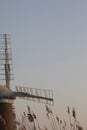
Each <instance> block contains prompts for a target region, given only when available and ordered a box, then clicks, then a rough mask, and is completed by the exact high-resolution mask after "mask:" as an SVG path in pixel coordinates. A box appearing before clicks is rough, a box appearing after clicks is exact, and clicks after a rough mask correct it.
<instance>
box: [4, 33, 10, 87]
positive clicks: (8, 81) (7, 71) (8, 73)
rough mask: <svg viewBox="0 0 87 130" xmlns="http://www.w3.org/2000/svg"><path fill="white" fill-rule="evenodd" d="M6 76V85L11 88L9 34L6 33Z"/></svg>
mask: <svg viewBox="0 0 87 130" xmlns="http://www.w3.org/2000/svg"><path fill="white" fill-rule="evenodd" d="M5 78H6V87H7V88H10V65H9V61H8V46H7V34H5Z"/></svg>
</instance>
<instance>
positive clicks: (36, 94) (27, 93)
mask: <svg viewBox="0 0 87 130" xmlns="http://www.w3.org/2000/svg"><path fill="white" fill-rule="evenodd" d="M15 88H16V92H15V95H16V97H21V98H22V99H26V100H30V101H35V102H41V103H45V104H50V105H52V104H53V91H52V90H45V89H36V88H28V87H22V86H16V87H15ZM25 97H26V98H25Z"/></svg>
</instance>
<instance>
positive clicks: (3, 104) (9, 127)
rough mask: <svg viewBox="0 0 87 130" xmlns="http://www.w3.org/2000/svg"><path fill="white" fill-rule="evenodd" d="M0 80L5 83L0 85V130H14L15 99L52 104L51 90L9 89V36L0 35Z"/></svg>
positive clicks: (10, 78) (10, 63) (10, 53)
mask: <svg viewBox="0 0 87 130" xmlns="http://www.w3.org/2000/svg"><path fill="white" fill-rule="evenodd" d="M0 79H1V80H4V81H5V82H6V83H5V84H4V85H0V130H16V124H15V110H14V107H13V103H14V100H15V99H16V97H19V98H22V99H26V100H31V101H37V102H41V103H45V104H52V103H53V93H52V90H45V89H43V90H42V89H35V88H29V87H22V86H16V87H15V91H13V90H12V89H11V87H10V81H11V80H13V64H12V49H11V42H10V35H8V34H1V35H0Z"/></svg>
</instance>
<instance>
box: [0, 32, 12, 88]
mask: <svg viewBox="0 0 87 130" xmlns="http://www.w3.org/2000/svg"><path fill="white" fill-rule="evenodd" d="M13 76H14V75H13V62H12V46H11V40H10V35H9V34H0V80H5V81H6V86H8V88H10V83H8V82H10V80H13V79H14V77H13Z"/></svg>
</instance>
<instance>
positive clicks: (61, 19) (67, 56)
mask: <svg viewBox="0 0 87 130" xmlns="http://www.w3.org/2000/svg"><path fill="white" fill-rule="evenodd" d="M0 33H9V34H10V35H11V42H12V46H13V48H12V50H13V63H14V76H15V85H24V86H25V87H33V88H41V89H42V88H44V89H52V90H53V92H54V100H55V108H54V109H55V112H56V113H58V114H59V115H60V116H62V113H65V112H66V107H67V106H70V108H72V107H75V108H76V111H77V116H78V119H79V121H80V122H81V124H82V126H83V127H84V128H85V129H87V123H86V122H87V114H86V111H87V103H86V99H87V0H72V1H71V0H14V1H12V0H0Z"/></svg>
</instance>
